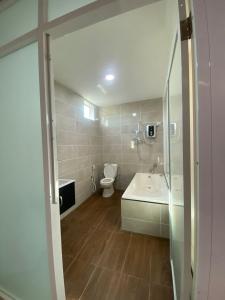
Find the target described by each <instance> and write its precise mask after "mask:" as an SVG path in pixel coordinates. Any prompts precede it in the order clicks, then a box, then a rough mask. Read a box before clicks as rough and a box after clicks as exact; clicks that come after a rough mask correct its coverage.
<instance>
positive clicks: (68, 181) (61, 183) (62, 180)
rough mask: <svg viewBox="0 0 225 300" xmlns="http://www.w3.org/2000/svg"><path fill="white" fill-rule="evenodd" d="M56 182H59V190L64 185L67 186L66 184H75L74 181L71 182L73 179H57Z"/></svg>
mask: <svg viewBox="0 0 225 300" xmlns="http://www.w3.org/2000/svg"><path fill="white" fill-rule="evenodd" d="M58 182H59V188H61V187H63V186H65V185H67V184H70V183H72V182H75V180H73V179H59V180H58Z"/></svg>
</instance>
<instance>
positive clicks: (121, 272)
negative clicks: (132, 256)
mask: <svg viewBox="0 0 225 300" xmlns="http://www.w3.org/2000/svg"><path fill="white" fill-rule="evenodd" d="M131 239H132V233H131V232H130V239H129V242H128V246H127V250H126V253H125V256H124V261H123V265H122V267H121V271H120V277H122V274H123V271H124V267H125V262H126V259H127V256H128V251H129V249H130V245H131Z"/></svg>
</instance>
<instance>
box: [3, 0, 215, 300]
mask: <svg viewBox="0 0 225 300" xmlns="http://www.w3.org/2000/svg"><path fill="white" fill-rule="evenodd" d="M182 2H183V1H180V0H179V5H180V4H182ZM38 3H39V24H38V28H37V29H34V30H31V31H30V32H28V33H26V34H24V35H23V36H21V37H19V38H17V39H15V40H13V41H11V42H9V43H8V44H6V45H4V46H1V47H0V57H2V56H5V55H7V54H9V53H11V52H14V51H16V50H17V49H20V48H22V47H24V46H26V45H28V44H30V43H32V42H34V41H38V44H39V64H40V65H39V69H40V80H41V82H40V95H41V114H42V133H43V151H44V171H45V191H46V221H47V228H46V230H47V233H48V241H49V261H50V265H49V268H50V270H51V274H52V290H53V295H55V296H56V297H55V299H59V300H62V299H63V298H60V297H59V295H60V294H61V295H63V293H64V287H63V285H62V287H61V289H62V291H61V292H59V291H57V289H56V280H55V278H56V274H55V268H54V261H53V252H54V246H53V241H52V236H53V232H52V222H51V202H50V195H51V190H52V188H56V186H55V182H54V183H53V182H51V180H52V179H51V178H52V176H50V174H51V173H50V169H51V166H49V162H50V161H51V160H50V159H49V155H50V152H49V148H48V142H49V136H48V126H49V115H48V111H47V109H46V108H47V106H46V105H47V101H48V98H47V93H46V86H47V85H46V81H45V80H46V77H45V76H46V69H45V63H46V62H45V54H46V44H45V34H46V33H49V34H51V35H52V37H53V38H54V37H57V36H60V35H62V34H64V33H66V32H67V33H68V32H71V31H74V30H77V29H80V28H82V27H85V26H88V25H91V24H94V23H97V22H99V21H101V20H104V19H107V18H110V17H112V16H115V15H118V14H120V13H123V12H125V11H128V10H130V9H133V8H136V7H138V6H142V5H145V4H149V3H151V0H129V1H125V0H98V1H96V2H93V3H91V4H89V5H87V6H85V7H81V8H80V9H77V10H75V11H72V12H70V13H68V14H66V15H64V16H62V17H59V18H57V19H55V20H53V21H51V22H48V20H47V15H48V13H47V6H48V1H45V0H39V1H38ZM121 3H123V5H121ZM192 7H193V9H192V12H193V22H194V41H195V61H196V74H197V77H196V97H197V98H196V99H198V108H199V111H198V118H197V122H198V124H197V125H198V126H197V127H198V128H197V129H198V137H199V138H198V143H199V145H198V149H199V151H198V161H199V164H200V168H199V183H198V186H199V193H198V202H197V226H196V227H197V229H196V230H197V238H196V247H197V249H196V253H197V264H196V267H195V272H194V283H195V290H194V295H195V299H198V300H205V299H207V297H208V286H209V273H210V258H211V231H212V213H211V206H212V197H211V195H212V175H211V174H212V164H211V163H212V145H211V140H212V136H211V130H212V119H211V98H210V92H211V91H210V66H209V59H210V55H209V40H208V39H209V37H208V32H207V17H206V15H207V12H206V7H205V1H204V0H198V1H193V0H192ZM96 12H98V14H96ZM43 78H45V80H43ZM203 83H205V85H204V86H203ZM60 277H61V276H60ZM57 294H58V295H57Z"/></svg>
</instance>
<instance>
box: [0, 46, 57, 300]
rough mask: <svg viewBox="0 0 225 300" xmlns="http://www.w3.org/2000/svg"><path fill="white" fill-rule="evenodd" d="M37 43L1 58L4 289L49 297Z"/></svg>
mask: <svg viewBox="0 0 225 300" xmlns="http://www.w3.org/2000/svg"><path fill="white" fill-rule="evenodd" d="M38 72H39V71H38V45H37V43H35V44H31V45H29V46H27V47H25V48H23V49H20V50H18V51H16V52H14V53H12V54H10V55H8V56H6V57H3V58H1V59H0V82H1V89H0V103H1V110H0V137H1V148H0V153H1V155H0V178H1V181H0V191H1V210H0V223H1V225H0V241H1V250H0V266H1V267H0V290H2V291H5V292H6V293H7V294H9V295H11V296H12V298H14V299H23V300H30V299H32V300H36V299H37V300H40V299H51V289H50V273H49V268H48V247H47V237H46V216H45V193H44V179H43V151H42V133H41V116H40V95H39V74H38Z"/></svg>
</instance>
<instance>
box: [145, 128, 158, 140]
mask: <svg viewBox="0 0 225 300" xmlns="http://www.w3.org/2000/svg"><path fill="white" fill-rule="evenodd" d="M146 135H147V137H149V138H155V137H156V125H147V126H146Z"/></svg>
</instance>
